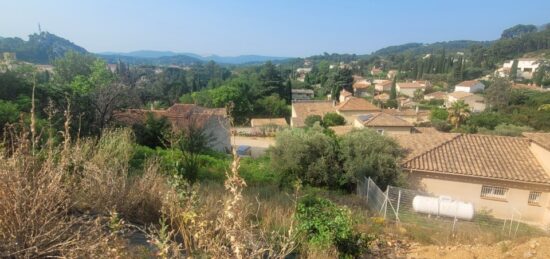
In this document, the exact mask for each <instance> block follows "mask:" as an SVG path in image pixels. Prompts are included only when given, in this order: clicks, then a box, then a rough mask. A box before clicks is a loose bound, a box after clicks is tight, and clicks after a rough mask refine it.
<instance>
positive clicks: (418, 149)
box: [391, 128, 460, 161]
mask: <svg viewBox="0 0 550 259" xmlns="http://www.w3.org/2000/svg"><path fill="white" fill-rule="evenodd" d="M419 129H421V130H420V132H425V133H416V134H399V135H397V134H396V135H392V136H391V137H392V138H394V139H395V140H397V143H399V145H400V146H401V147H402V148H403V149H404V151H405V158H404V159H403V161H408V160H410V159H412V158H414V157H416V156H418V155H420V154H422V153H424V152H426V151H428V150H430V149H433V148H434V147H437V146H439V145H441V144H443V143H444V142H447V141H450V140H451V139H453V138H455V137H457V136H458V135H460V134H458V133H441V132H439V131H437V130H435V129H434V131H431V130H428V129H430V128H416V130H419ZM432 129H433V128H432Z"/></svg>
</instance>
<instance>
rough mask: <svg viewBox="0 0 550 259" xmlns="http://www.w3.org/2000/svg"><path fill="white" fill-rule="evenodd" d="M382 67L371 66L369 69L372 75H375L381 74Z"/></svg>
mask: <svg viewBox="0 0 550 259" xmlns="http://www.w3.org/2000/svg"><path fill="white" fill-rule="evenodd" d="M382 72H384V71H382V69H380V68H377V67H373V68H372V69H371V70H370V74H371V75H373V76H377V75H379V74H382Z"/></svg>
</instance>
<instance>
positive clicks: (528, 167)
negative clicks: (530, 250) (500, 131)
mask: <svg viewBox="0 0 550 259" xmlns="http://www.w3.org/2000/svg"><path fill="white" fill-rule="evenodd" d="M539 134H543V136H538V137H539V138H541V139H546V141H547V142H548V143H550V133H539ZM418 135H426V134H418ZM437 135H442V137H438V136H437ZM397 140H398V142H399V143H400V144H401V145H402V146H404V147H405V148H407V147H409V148H411V147H412V149H413V150H414V149H415V147H414V146H413V145H412V144H411V143H410V142H407V141H406V137H405V138H403V137H401V138H398V139H397ZM418 148H419V149H422V150H421V151H419V152H418V151H417V152H415V151H413V153H414V154H413V155H409V156H407V157H406V158H405V160H404V162H403V169H404V170H405V171H406V172H407V177H408V181H409V183H410V184H411V186H413V187H414V188H416V189H418V190H421V191H424V192H427V193H430V194H433V195H436V196H450V197H452V199H454V200H459V201H463V202H470V203H472V204H473V205H474V208H475V211H476V213H488V214H490V215H492V216H494V217H496V218H500V219H509V218H510V216H511V213H516V215H519V216H518V217H519V220H520V221H523V222H526V223H530V224H536V225H539V226H547V225H548V224H550V209H549V206H550V171H549V169H550V165H549V164H548V162H546V161H545V160H548V159H547V158H548V157H550V147H547V146H544V145H542V144H540V142H536V141H534V140H533V139H532V138H529V137H504V136H493V135H476V134H467V135H462V134H454V135H452V134H430V136H426V138H424V142H423V143H422V147H418ZM544 157H546V159H542V158H544ZM516 219H518V218H516Z"/></svg>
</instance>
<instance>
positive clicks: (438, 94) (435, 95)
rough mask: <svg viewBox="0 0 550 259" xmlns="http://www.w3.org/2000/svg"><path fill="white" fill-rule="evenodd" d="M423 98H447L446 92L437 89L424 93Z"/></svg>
mask: <svg viewBox="0 0 550 259" xmlns="http://www.w3.org/2000/svg"><path fill="white" fill-rule="evenodd" d="M424 100H428V101H429V100H447V92H442V91H437V92H433V93H429V94H425V95H424Z"/></svg>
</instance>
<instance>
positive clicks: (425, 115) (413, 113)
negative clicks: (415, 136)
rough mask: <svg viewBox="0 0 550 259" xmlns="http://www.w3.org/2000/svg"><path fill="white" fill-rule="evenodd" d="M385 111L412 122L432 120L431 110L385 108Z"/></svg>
mask: <svg viewBox="0 0 550 259" xmlns="http://www.w3.org/2000/svg"><path fill="white" fill-rule="evenodd" d="M382 112H383V113H387V114H390V115H392V116H395V117H397V118H400V119H402V120H405V121H408V122H409V123H411V124H415V123H422V122H427V121H430V114H431V112H430V111H426V110H418V109H383V110H382Z"/></svg>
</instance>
